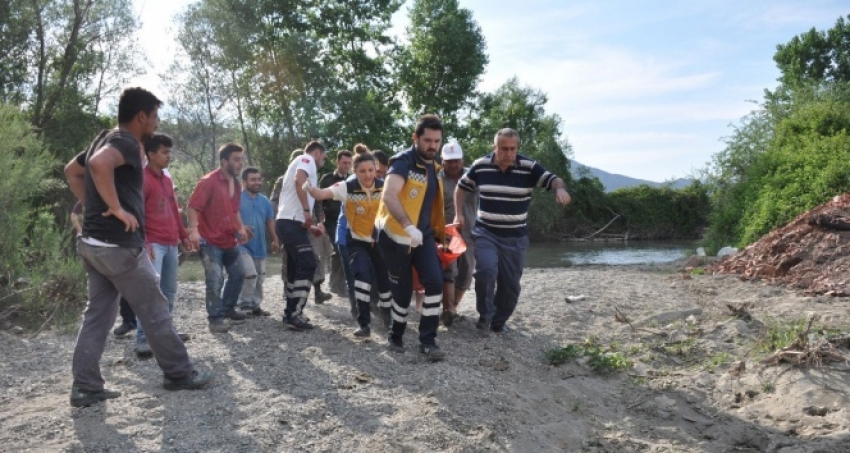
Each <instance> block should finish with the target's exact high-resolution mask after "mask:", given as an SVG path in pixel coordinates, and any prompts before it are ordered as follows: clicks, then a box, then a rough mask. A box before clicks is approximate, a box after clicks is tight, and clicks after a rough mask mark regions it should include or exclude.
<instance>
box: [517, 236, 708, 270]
mask: <svg viewBox="0 0 850 453" xmlns="http://www.w3.org/2000/svg"><path fill="white" fill-rule="evenodd" d="M697 246H698V245H697V243H696V242H695V241H629V242H543V243H534V244H531V246H530V247H529V249H528V253H527V254H526V259H525V266H526V267H569V266H585V265H609V266H623V265H630V264H663V263H670V262H673V261H677V260H680V259H682V258H685V257H687V256H689V255H693V254H694V253H695V251H696V248H697Z"/></svg>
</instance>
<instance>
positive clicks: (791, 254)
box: [707, 193, 850, 296]
mask: <svg viewBox="0 0 850 453" xmlns="http://www.w3.org/2000/svg"><path fill="white" fill-rule="evenodd" d="M707 270H709V271H710V272H713V273H716V274H739V275H740V277H741V279H743V280H764V281H767V282H770V283H773V284H782V285H787V286H789V287H791V288H796V289H800V290H802V291H803V293H804V294H807V295H829V296H850V194H846V193H845V194H843V195H840V196H836V197H835V198H833V199H832V200H831V201H829V202H828V203H825V204H822V205H820V206H818V207H816V208H814V209H812V210H811V211H808V212H806V213H803V214H800V215H799V216H797V218H795V219H794V220H793V221H791V222H790V223H789V224H787V225H785V226H784V227H782V228H779V229H776V230H774V231H771V232H770V233H768V234H766V235H765V236H764V237H762V238H761V239H759V240H758V241H757V242H755V243H753V244H751V245H749V246H747V248H745V249H744V250H742V251H740V252H738V253H737V254H735V255H731V256H729V257H727V258H726V259H724V260H722V261H720V262H718V263H716V264H713V265H711V266H708V267H707Z"/></svg>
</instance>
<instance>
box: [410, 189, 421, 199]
mask: <svg viewBox="0 0 850 453" xmlns="http://www.w3.org/2000/svg"><path fill="white" fill-rule="evenodd" d="M418 196H419V189H410V198H416V197H418Z"/></svg>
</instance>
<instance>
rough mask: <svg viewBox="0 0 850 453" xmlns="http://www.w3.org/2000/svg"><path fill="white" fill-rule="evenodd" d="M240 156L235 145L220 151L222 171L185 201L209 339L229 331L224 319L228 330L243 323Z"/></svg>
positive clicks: (212, 174)
mask: <svg viewBox="0 0 850 453" xmlns="http://www.w3.org/2000/svg"><path fill="white" fill-rule="evenodd" d="M243 151H244V149H243V148H242V145H238V144H236V143H228V144H225V145H223V146H222V147H221V148H219V149H218V157H219V162H220V163H221V166H220V167H219V168H218V169H217V170H214V171H212V172H210V173H207V174H206V175H204V176H203V177H202V178H201V180H200V181H198V184H197V185H196V186H195V191H194V192H192V196H191V197H190V198H189V241H190V242H191V243H192V247H193V248H195V249H196V250H199V251H200V252H201V259H202V260H203V264H204V274H205V275H206V284H207V285H206V286H207V295H206V303H207V317H208V319H209V323H210V332H213V333H224V332H227V331H228V330H229V329H230V326H229V325H227V324H225V322H224V320H225V318H229V319H230V323H231V324H241V323H243V322H244V321H245V318H246V316H245V314H244V313H241V312H240V311H239V310H237V309H236V302H237V301H238V299H239V293H240V292H242V281H243V280H244V279H245V273H244V271H243V270H242V266H240V263H239V249H238V248H237V245H238V244H237V239H236V238H237V235H238V237H239V242H241V243H243V244H244V243H245V242H247V241H248V233H247V231H246V230H245V226H244V225H243V224H242V218H241V217H240V216H239V203H240V200H241V198H242V185H241V184H240V183H239V175H240V174H241V172H242V159H243V158H242V153H243ZM225 269H226V270H227V277H228V278H227V282H226V283H225V282H224V273H223V271H224V270H225ZM222 286H224V291H222Z"/></svg>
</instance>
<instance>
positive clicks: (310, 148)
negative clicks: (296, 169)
mask: <svg viewBox="0 0 850 453" xmlns="http://www.w3.org/2000/svg"><path fill="white" fill-rule="evenodd" d="M316 149H321V150H322V152H325V145H323V144H322V143H321V142H319V141H317V140H313V141H312V142H310V143H307V146H305V147H304V154H309V153H312V152H313V150H316Z"/></svg>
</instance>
